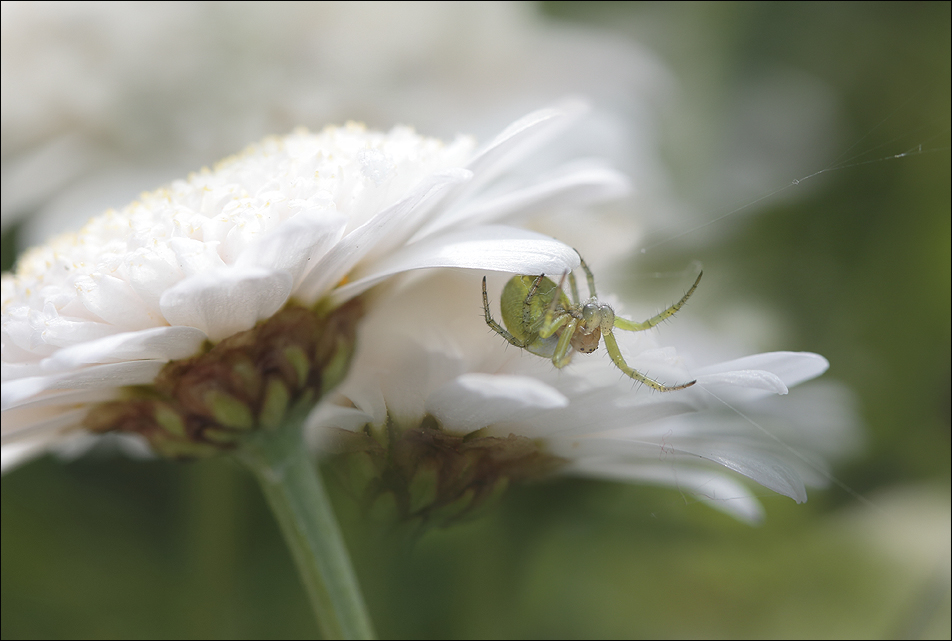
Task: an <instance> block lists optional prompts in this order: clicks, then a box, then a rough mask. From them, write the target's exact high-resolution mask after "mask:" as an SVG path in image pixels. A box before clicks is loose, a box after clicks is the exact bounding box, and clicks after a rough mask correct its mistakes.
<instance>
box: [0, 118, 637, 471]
mask: <svg viewBox="0 0 952 641" xmlns="http://www.w3.org/2000/svg"><path fill="white" fill-rule="evenodd" d="M580 111H582V107H581V106H580V105H579V104H576V103H572V102H567V103H565V104H563V105H561V106H559V107H553V108H550V109H545V110H542V111H539V112H535V113H533V114H530V115H529V116H526V117H525V118H523V119H521V120H519V121H517V122H516V123H514V124H513V125H511V126H510V127H509V128H507V129H506V130H505V131H504V132H503V133H502V134H500V135H499V136H498V137H497V138H496V139H495V140H493V141H492V142H491V143H490V144H489V145H487V146H485V147H483V148H481V149H477V148H476V146H475V143H474V141H473V140H472V139H470V138H466V137H459V138H457V139H456V140H455V141H453V142H451V143H443V142H441V141H439V140H436V139H431V138H424V137H422V136H419V135H417V134H416V133H414V132H413V131H412V130H410V129H407V128H396V129H393V130H392V131H390V132H389V133H380V132H375V131H368V130H366V129H365V128H364V127H362V126H360V125H355V124H349V125H347V126H345V127H338V128H328V129H325V130H324V131H322V132H320V133H317V134H312V133H308V132H306V131H298V132H295V133H293V134H291V135H289V136H286V137H284V138H270V139H267V140H264V141H263V142H261V143H260V144H258V145H255V146H252V147H250V148H249V149H247V150H246V151H245V152H243V153H242V154H239V155H237V156H235V157H232V158H229V159H226V160H224V161H222V162H221V163H219V165H218V166H216V167H215V168H214V170H203V171H201V172H199V173H196V174H193V175H192V176H190V177H189V178H188V179H187V180H182V181H176V182H174V183H172V184H171V185H169V186H168V187H165V188H162V189H159V190H157V191H155V192H152V193H148V194H143V195H142V197H141V198H140V200H139V201H137V202H135V203H132V204H131V205H129V206H127V207H125V208H124V209H122V210H120V211H110V212H107V213H106V214H104V215H102V216H99V217H97V218H94V219H92V220H91V221H90V222H89V223H88V224H87V225H86V226H85V227H84V228H83V229H82V230H81V231H80V232H79V233H77V234H69V235H65V236H61V237H59V238H57V239H54V240H53V241H51V242H50V243H49V244H48V245H45V246H42V247H38V248H35V249H33V250H31V251H30V252H28V253H27V254H25V255H24V256H23V257H22V258H21V259H20V261H19V263H18V267H17V271H16V273H15V274H4V275H3V280H2V380H3V391H2V412H3V414H2V416H3V428H2V430H3V431H2V434H3V443H4V465H7V464H9V463H12V462H14V461H15V460H18V459H20V458H22V457H23V456H26V455H28V454H29V453H30V452H32V451H38V450H40V449H42V448H43V447H45V445H46V444H47V443H49V442H50V441H52V440H57V439H58V438H59V436H60V435H61V434H63V433H67V432H69V431H71V430H74V429H75V428H76V427H78V426H79V425H81V424H82V423H83V422H84V421H85V423H86V425H87V426H88V427H92V428H94V429H96V430H107V429H112V428H116V427H119V426H120V425H122V426H124V427H123V429H132V430H133V431H138V432H139V433H141V434H144V435H146V436H147V437H149V439H150V441H151V442H152V444H153V446H156V447H159V448H160V449H164V450H165V451H166V452H167V453H172V454H175V453H195V452H193V451H191V450H187V451H182V450H180V449H179V448H180V446H182V443H183V439H184V441H195V440H196V439H197V440H199V441H201V442H203V443H205V444H209V443H217V442H226V443H227V442H230V441H231V440H232V439H233V436H234V433H236V432H240V431H242V430H245V429H248V428H249V426H250V425H252V424H267V423H269V421H270V422H273V421H274V420H275V416H274V413H275V412H278V413H279V414H280V411H282V410H283V408H284V407H286V406H287V402H288V396H289V395H291V396H294V395H295V394H300V393H302V392H301V390H302V389H304V388H309V387H310V388H314V389H313V390H312V391H313V392H314V393H320V392H321V391H322V390H326V389H327V387H328V386H329V385H330V384H331V382H332V379H333V376H331V375H330V374H329V373H328V371H326V370H327V368H336V369H335V370H334V375H337V374H342V371H343V368H342V367H341V364H342V362H341V359H342V358H343V359H344V361H343V362H346V355H347V354H348V353H349V349H350V346H349V344H347V345H338V344H336V343H334V341H333V338H331V339H328V340H330V341H331V342H330V343H329V344H327V345H323V346H321V344H320V340H318V341H317V343H318V344H314V340H315V339H314V338H313V334H312V336H311V338H308V339H306V340H305V339H301V340H302V341H304V342H300V341H299V342H298V343H294V341H293V340H292V339H293V337H296V336H298V334H300V333H301V332H302V331H303V332H305V333H306V331H305V330H304V329H302V328H303V327H304V326H307V331H311V332H312V333H313V332H316V333H317V334H318V335H321V334H333V332H331V331H330V330H328V328H329V327H332V326H331V325H326V323H337V325H336V326H333V327H335V328H336V330H339V335H340V337H342V340H344V338H346V337H347V336H350V335H352V332H353V327H354V325H355V324H356V319H357V318H359V315H360V314H361V313H362V310H361V309H360V307H361V305H362V302H361V301H360V300H358V301H357V303H355V304H350V303H348V301H351V300H354V299H355V297H358V296H359V295H360V294H362V293H363V292H365V291H366V290H368V289H369V288H370V287H372V286H374V285H376V284H378V283H380V282H382V281H384V280H385V279H387V278H389V277H391V276H393V275H396V274H399V273H402V272H406V271H410V270H416V269H422V268H432V267H456V268H469V269H480V270H490V271H503V272H509V273H513V272H515V273H540V272H548V273H560V272H562V271H564V270H566V269H572V268H574V267H576V266H577V265H578V258H577V256H576V254H575V252H574V251H573V250H572V249H571V248H569V247H568V246H566V245H564V244H562V243H560V242H557V241H555V240H552V239H551V238H549V237H546V236H543V235H541V234H538V233H535V232H531V231H527V230H525V229H519V228H515V227H505V226H501V225H498V224H496V223H497V222H498V221H499V220H500V219H502V218H504V217H505V218H510V219H511V218H512V217H514V216H515V215H517V214H519V213H520V212H521V211H527V210H532V209H533V206H534V205H537V204H538V203H540V202H544V203H547V205H548V206H549V207H556V208H557V207H558V206H559V203H560V202H565V203H567V204H571V205H578V203H579V200H580V199H581V200H582V201H585V202H592V201H597V200H599V199H602V198H611V197H616V196H617V195H619V194H621V193H624V191H625V190H626V188H627V184H626V181H625V179H624V178H623V177H621V176H620V175H619V174H617V173H615V172H613V171H611V170H608V169H604V168H602V167H598V166H593V165H586V166H584V167H577V168H576V169H575V170H573V172H572V173H571V175H569V176H566V175H564V174H560V175H558V176H557V177H556V178H554V179H545V178H542V179H540V180H539V181H537V182H536V183H534V184H530V185H520V186H516V187H511V188H510V191H508V192H504V193H500V191H499V189H496V190H495V191H493V190H492V189H491V188H490V189H487V185H488V184H490V183H491V181H494V179H498V178H499V177H500V175H502V174H503V173H504V172H506V170H507V169H509V168H510V167H511V166H512V165H513V164H514V163H516V162H518V161H519V160H520V159H521V158H522V157H523V156H524V155H525V154H526V153H527V152H528V151H530V150H532V149H533V148H535V147H536V146H537V145H539V144H541V143H542V142H544V141H545V140H546V139H548V138H549V137H551V136H552V135H554V134H555V133H557V132H558V131H560V130H561V129H562V128H563V127H564V126H565V125H566V124H567V123H568V122H569V121H570V120H571V119H572V117H573V116H575V115H576V114H578V113H579V112H580ZM490 187H491V185H490ZM576 196H578V197H576ZM315 305H318V307H315ZM315 309H319V310H320V314H316V313H315V312H314V311H313V310H315ZM332 309H333V310H337V311H335V312H329V311H328V310H332ZM294 310H298V311H294ZM300 310H307V313H303V315H302V314H301V313H298V312H299V311H300ZM347 310H350V311H347ZM328 314H330V316H328ZM335 315H336V316H335ZM315 318H317V319H318V320H315ZM262 321H267V322H262ZM308 323H310V324H311V325H308ZM313 323H318V325H317V328H316V329H315V326H313ZM322 324H323V325H322ZM253 328H255V329H253ZM262 328H266V329H262ZM249 330H252V332H254V333H253V334H248V332H249ZM265 335H268V336H271V337H272V339H273V340H271V339H269V340H271V343H270V344H269V345H270V347H269V348H268V349H271V350H272V352H273V353H272V352H268V353H261V349H264V348H262V347H261V346H260V345H259V346H258V347H254V345H253V343H255V341H264V340H265V339H264V338H263V336H265ZM289 337H290V338H289ZM288 341H291V342H290V343H289V342H288ZM265 342H266V341H265ZM344 342H345V343H346V342H347V341H346V340H344ZM211 345H218V347H219V348H220V349H217V350H211V351H209V350H210V348H211ZM255 349H257V350H258V351H257V352H255V351H254V350H255ZM249 350H251V351H249ZM301 350H303V352H302V351H301ZM315 350H316V352H315ZM321 350H323V352H322V351H321ZM223 354H225V356H223ZM190 357H194V358H198V359H202V358H203V359H204V360H201V361H195V360H194V359H193V360H192V361H183V359H189V358H190ZM223 359H224V360H223ZM229 359H231V360H229ZM247 359H252V360H251V361H248V360H247ZM255 359H257V360H255ZM262 359H263V360H262ZM335 359H336V360H335ZM170 361H182V362H186V363H190V365H188V367H186V366H184V365H183V366H182V367H179V368H178V369H175V368H172V369H169V368H166V367H165V366H166V364H167V363H169V362H170ZM264 362H266V363H267V364H262V363H264ZM225 365H227V368H226V369H228V372H230V373H229V374H228V375H224V374H222V372H221V371H218V372H217V374H216V373H214V372H212V371H211V370H209V372H207V373H205V374H202V375H201V376H200V377H199V379H200V380H198V381H197V382H196V380H195V378H194V377H195V376H197V374H196V373H195V372H196V371H197V369H200V367H210V368H212V369H213V370H214V369H215V368H219V369H220V368H221V367H224V366H225ZM183 367H184V368H185V370H188V368H189V367H190V368H191V369H190V370H188V371H189V372H190V373H189V374H188V375H186V373H183V372H185V370H183ZM163 368H165V369H164V370H163ZM229 368H230V369H229ZM242 368H244V369H242ZM262 368H264V369H262ZM268 368H270V369H268ZM173 370H174V371H173ZM315 370H316V371H317V374H316V376H317V379H316V380H315V378H314V376H315ZM216 371H217V370H216ZM160 372H164V373H163V375H162V377H160V380H157V376H159V374H160ZM268 372H272V373H275V374H274V375H275V376H276V377H277V378H269V376H271V375H270V374H268ZM324 375H327V378H326V379H325V380H323V381H322V380H321V377H322V376H324ZM189 376H191V377H192V378H189ZM215 376H217V377H218V378H219V379H223V378H226V379H227V378H228V377H229V376H230V377H231V379H234V380H230V382H222V383H220V384H216V385H218V387H215V386H214V385H213V386H212V387H215V389H206V387H207V386H206V387H203V385H205V384H206V383H208V380H210V379H211V378H214V377H215ZM236 377H237V378H236ZM242 377H244V378H242ZM238 379H240V380H238ZM153 383H155V385H156V388H152V389H151V390H139V391H138V392H135V395H137V396H136V398H140V400H141V399H143V398H145V397H148V396H149V395H150V394H154V393H155V390H156V389H158V390H159V391H160V395H161V394H166V396H165V397H163V398H165V401H169V399H170V398H171V396H168V395H169V394H171V395H172V396H174V397H175V398H176V399H177V400H176V401H175V402H171V401H169V402H171V405H170V404H169V403H166V402H165V401H162V402H158V401H155V399H152V400H150V401H148V402H146V401H143V403H145V405H144V406H139V407H138V409H130V408H132V407H133V406H132V405H130V404H129V403H126V402H125V401H126V400H128V398H129V394H130V393H131V392H130V391H129V390H131V389H132V386H150V385H152V384H153ZM162 385H165V387H162ZM222 386H224V387H222ZM176 394H178V396H175V395H176ZM186 397H187V398H186ZM120 398H121V399H123V402H122V403H118V402H115V401H117V399H120ZM140 405H141V404H140ZM92 406H96V407H97V408H98V409H97V412H96V413H95V416H91V415H89V411H90V407H92ZM102 408H112V409H111V410H109V411H106V410H103V409H102ZM120 408H121V409H120ZM110 412H111V413H110ZM117 412H118V414H117ZM196 413H197V414H198V415H202V416H203V417H204V418H203V419H202V420H203V421H204V423H202V424H201V425H196V424H193V422H192V421H193V419H194V417H195V415H196ZM143 423H148V424H149V426H143ZM196 430H197V431H196Z"/></svg>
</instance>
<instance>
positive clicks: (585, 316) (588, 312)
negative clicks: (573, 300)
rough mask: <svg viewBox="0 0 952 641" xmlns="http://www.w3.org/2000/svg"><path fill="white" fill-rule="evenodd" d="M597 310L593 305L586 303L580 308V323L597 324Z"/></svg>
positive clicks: (596, 306)
mask: <svg viewBox="0 0 952 641" xmlns="http://www.w3.org/2000/svg"><path fill="white" fill-rule="evenodd" d="M600 315H601V314H599V308H598V305H596V304H595V303H586V304H585V305H583V306H582V322H583V323H586V324H588V323H592V322H594V323H595V324H598V321H599V316H600Z"/></svg>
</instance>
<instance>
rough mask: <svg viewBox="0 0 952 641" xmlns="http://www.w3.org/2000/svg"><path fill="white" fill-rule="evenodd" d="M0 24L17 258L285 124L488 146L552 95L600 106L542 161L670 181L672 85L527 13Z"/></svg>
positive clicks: (217, 15)
mask: <svg viewBox="0 0 952 641" xmlns="http://www.w3.org/2000/svg"><path fill="white" fill-rule="evenodd" d="M2 12H3V20H2V22H0V29H2V34H3V38H2V50H3V57H2V81H3V113H2V118H0V125H2V127H0V131H2V138H0V149H2V177H3V189H2V194H0V196H2V212H0V213H2V218H0V221H2V225H3V228H4V230H6V229H7V225H8V224H10V222H11V221H13V220H16V219H18V218H19V219H21V220H23V226H22V227H21V229H20V232H19V238H20V241H21V243H22V242H26V244H25V245H24V246H29V245H31V244H38V243H41V242H45V241H46V239H47V238H49V237H50V236H52V235H54V234H57V233H61V232H63V231H66V230H74V229H78V228H79V227H80V226H81V225H82V224H83V223H85V222H86V220H88V219H89V218H90V217H91V216H93V215H96V214H98V213H99V212H101V211H103V210H105V209H106V208H107V207H111V206H115V205H116V204H117V203H123V202H128V201H129V200H132V199H133V198H135V197H136V196H137V195H138V194H139V193H140V192H141V191H143V190H145V189H152V188H153V187H154V186H155V185H158V184H162V183H165V182H168V181H170V180H172V179H174V178H177V177H179V176H182V175H185V174H186V172H188V171H191V170H193V169H194V168H196V167H200V166H202V165H203V164H206V163H208V162H210V161H213V160H215V159H217V158H221V157H223V156H225V155H227V154H229V153H232V152H233V151H234V150H236V149H240V148H241V147H242V146H244V145H245V144H247V143H248V141H251V140H258V139H260V138H262V137H264V136H265V135H268V134H271V133H274V132H283V131H290V130H291V129H292V128H294V127H296V126H298V125H305V126H308V127H311V128H313V129H315V130H316V129H319V128H321V127H323V126H324V125H325V124H326V123H333V122H344V121H346V120H351V119H352V120H357V121H360V122H365V123H367V124H368V125H369V126H370V127H372V128H389V127H391V126H392V125H394V124H400V123H405V124H412V125H414V126H415V127H416V128H417V130H419V131H424V132H427V133H428V134H430V135H435V136H438V137H441V138H443V139H452V138H453V137H454V136H455V135H456V133H457V132H461V131H462V132H469V133H472V134H475V135H477V136H479V138H480V139H481V140H488V139H489V138H490V137H491V136H493V135H494V134H495V133H497V132H498V131H499V130H500V129H501V128H502V127H503V126H505V125H506V124H507V123H508V122H510V121H511V120H512V119H513V118H514V117H516V116H518V115H521V114H523V113H527V112H529V111H531V110H532V109H535V108H537V107H538V106H539V105H544V104H549V103H551V102H553V101H555V100H558V99H560V98H561V97H562V96H565V95H585V96H588V97H590V98H591V99H592V101H593V103H596V104H598V105H599V111H598V112H597V113H595V114H593V115H592V116H591V117H589V118H587V119H586V120H585V121H584V122H583V123H582V124H581V126H580V127H578V128H576V129H574V130H573V133H572V134H571V135H572V137H571V142H570V143H567V144H563V145H562V146H561V151H559V150H555V151H554V153H553V154H551V155H550V156H549V159H550V160H551V161H554V162H553V164H552V165H550V166H556V165H558V164H559V163H560V162H561V161H562V160H565V159H566V158H570V157H578V156H579V155H586V154H596V155H597V156H598V157H600V158H605V157H607V158H609V159H610V160H611V162H612V164H613V165H614V166H616V167H619V168H620V169H621V170H622V171H623V172H624V173H625V174H626V175H628V176H631V177H633V178H635V179H636V180H637V182H638V184H640V185H641V190H642V194H643V195H644V194H645V193H646V191H648V190H654V189H657V188H659V187H661V186H663V185H667V180H666V178H665V175H664V174H665V171H664V170H663V168H662V166H661V163H660V162H659V160H658V158H657V144H656V140H655V138H656V137H657V132H658V127H657V123H656V121H655V117H654V114H655V113H656V112H657V110H658V109H659V108H660V107H661V104H662V103H663V102H664V100H665V98H666V96H668V95H669V94H670V92H669V89H670V87H671V85H672V83H671V79H670V77H669V75H668V73H667V71H666V70H665V68H664V66H663V65H662V64H661V63H660V61H659V60H658V59H657V57H656V56H654V55H652V54H651V53H650V52H648V51H646V50H644V49H643V48H640V47H638V46H637V45H636V44H633V43H629V42H626V41H625V40H624V39H622V38H618V37H614V36H611V35H609V34H606V33H604V32H596V31H593V30H591V29H589V28H575V27H572V26H570V25H567V24H566V23H564V22H561V21H557V20H553V19H551V18H548V17H546V16H545V15H543V11H542V10H541V8H540V6H537V5H533V4H529V3H433V2H421V3H412V2H405V3H351V2H344V3H340V2H320V3H277V4H276V3H244V4H241V5H229V4H219V3H199V2H196V3H169V4H154V5H147V4H124V3H111V4H110V3H107V4H95V3H75V4H71V5H46V4H43V3H15V2H9V3H8V2H4V3H3V5H2ZM646 209H648V210H650V211H651V212H652V213H653V212H655V211H658V212H661V211H662V209H663V208H661V207H657V206H654V205H651V206H650V207H646ZM659 215H660V214H659ZM24 216H26V217H27V218H25V219H24V218H22V217H24Z"/></svg>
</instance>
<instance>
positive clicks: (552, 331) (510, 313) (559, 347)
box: [483, 260, 704, 392]
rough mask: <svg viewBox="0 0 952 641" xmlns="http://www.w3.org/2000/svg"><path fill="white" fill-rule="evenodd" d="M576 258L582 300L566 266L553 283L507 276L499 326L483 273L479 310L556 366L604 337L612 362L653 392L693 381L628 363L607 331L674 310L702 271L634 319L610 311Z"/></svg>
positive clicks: (645, 325) (638, 327)
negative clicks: (666, 377)
mask: <svg viewBox="0 0 952 641" xmlns="http://www.w3.org/2000/svg"><path fill="white" fill-rule="evenodd" d="M581 263H582V269H583V270H585V277H586V279H587V280H588V290H589V294H590V296H591V297H590V298H589V300H588V301H587V302H585V303H582V302H580V300H579V295H578V286H577V285H576V283H575V275H574V274H572V273H571V272H570V273H568V274H565V275H563V276H562V279H561V280H560V281H559V284H558V285H556V284H555V283H554V282H552V280H550V279H548V278H546V277H545V275H544V274H540V275H538V276H525V275H522V276H513V277H512V278H511V279H510V280H509V282H508V283H506V286H505V287H504V288H503V290H502V299H501V300H500V302H499V306H500V309H501V310H502V319H503V322H504V323H505V324H506V327H505V328H504V327H502V326H501V325H500V324H499V323H497V322H496V321H495V320H494V319H493V317H492V314H491V313H490V311H489V297H488V295H487V294H486V278H485V277H483V310H484V311H485V314H486V324H487V325H489V327H491V328H492V329H493V331H495V332H496V333H497V334H499V335H500V336H502V337H503V338H505V339H506V340H507V341H509V342H510V343H511V344H512V345H515V346H516V347H520V348H522V349H524V350H527V351H529V352H531V353H533V354H536V355H538V356H542V357H543V358H551V359H552V364H553V365H555V366H556V367H565V366H566V365H568V363H569V361H571V360H572V355H573V354H574V353H575V352H582V353H583V354H590V353H592V352H594V351H595V350H596V349H598V344H599V341H600V340H601V339H602V338H604V339H605V347H606V348H607V349H608V355H609V356H610V357H611V359H612V362H613V363H615V366H616V367H618V369H620V370H621V371H622V372H624V373H625V374H626V375H628V376H630V377H631V378H633V379H635V380H636V381H640V382H642V383H644V384H645V385H648V386H650V387H653V388H654V389H656V390H658V391H659V392H671V391H674V390H679V389H684V388H685V387H690V386H691V385H694V383H695V381H691V382H689V383H684V384H682V385H673V386H669V385H663V384H662V383H659V382H658V381H656V380H654V379H653V378H649V377H647V376H645V375H644V374H642V373H641V372H639V371H637V370H635V369H633V368H631V367H629V366H628V363H626V362H625V359H624V357H623V356H622V354H621V350H620V349H619V347H618V341H616V340H615V336H614V334H613V333H612V332H613V330H614V329H615V328H618V329H624V330H628V331H633V332H639V331H643V330H646V329H650V328H652V327H654V326H655V325H657V324H658V323H660V322H661V321H663V320H665V319H666V318H668V317H670V316H672V315H674V314H675V313H676V312H677V311H678V310H679V309H681V307H683V306H684V303H686V302H687V300H688V298H689V297H690V296H691V294H693V293H694V290H695V289H697V286H698V283H699V282H701V276H702V275H703V273H704V272H701V273H700V274H698V277H697V280H695V281H694V284H693V285H691V288H690V289H689V290H688V291H687V293H686V294H685V295H684V296H683V297H682V298H681V300H679V301H678V302H677V303H675V304H674V305H672V306H671V307H669V308H668V309H666V310H664V311H663V312H661V313H659V314H656V315H655V316H652V317H651V318H649V319H648V320H646V321H644V322H642V323H637V322H635V321H631V320H628V319H626V318H621V317H620V316H616V315H615V310H613V309H612V308H611V306H610V305H606V304H605V303H599V302H598V296H597V294H596V293H595V277H594V276H592V272H591V270H590V269H589V268H588V265H586V264H585V261H584V260H582V261H581ZM566 276H567V277H568V281H569V287H570V288H571V290H572V299H571V300H569V297H568V296H567V295H566V293H565V291H564V290H563V285H564V283H565V279H566ZM507 328H508V329H507Z"/></svg>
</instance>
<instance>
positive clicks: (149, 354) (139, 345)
mask: <svg viewBox="0 0 952 641" xmlns="http://www.w3.org/2000/svg"><path fill="white" fill-rule="evenodd" d="M206 338H207V337H206V336H205V332H203V331H202V330H200V329H196V328H194V327H184V326H175V327H155V328H153V329H144V330H142V331H139V332H125V333H122V334H113V335H112V336H106V337H104V338H100V339H98V340H94V341H90V342H88V343H80V344H79V345H73V346H72V347H64V348H63V349H61V350H59V351H58V352H56V354H54V355H53V356H50V357H49V358H46V359H44V360H43V362H42V367H43V369H44V370H45V371H49V372H61V371H66V370H70V369H75V368H77V367H82V366H83V365H92V364H96V363H118V362H122V361H141V360H156V359H163V360H167V361H168V360H175V359H179V358H188V357H189V356H193V355H194V354H195V353H196V352H198V350H199V348H200V347H201V345H202V343H203V342H204V341H205V339H206Z"/></svg>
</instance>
